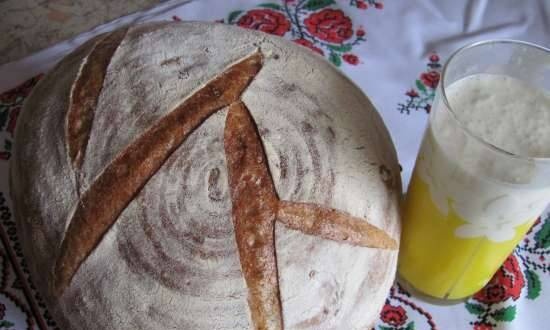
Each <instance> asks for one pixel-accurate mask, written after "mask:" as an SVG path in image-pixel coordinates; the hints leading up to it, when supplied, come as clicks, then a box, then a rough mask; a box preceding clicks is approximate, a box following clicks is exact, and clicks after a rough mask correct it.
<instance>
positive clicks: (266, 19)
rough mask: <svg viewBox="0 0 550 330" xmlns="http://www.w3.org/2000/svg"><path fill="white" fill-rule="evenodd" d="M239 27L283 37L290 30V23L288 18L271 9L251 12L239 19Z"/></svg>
mask: <svg viewBox="0 0 550 330" xmlns="http://www.w3.org/2000/svg"><path fill="white" fill-rule="evenodd" d="M237 25H238V26H241V27H244V28H248V29H253V30H259V31H263V32H266V33H270V34H274V35H278V36H283V35H285V33H287V32H288V31H289V30H290V22H289V20H288V19H287V18H286V16H285V15H284V14H282V13H280V12H278V11H275V10H271V9H253V10H250V11H248V12H246V14H245V15H243V16H241V18H239V20H238V21H237Z"/></svg>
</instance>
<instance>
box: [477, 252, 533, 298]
mask: <svg viewBox="0 0 550 330" xmlns="http://www.w3.org/2000/svg"><path fill="white" fill-rule="evenodd" d="M524 286H525V279H524V277H523V273H522V272H521V270H520V268H519V264H518V261H517V259H516V257H515V256H514V255H513V254H512V255H510V256H509V257H508V259H506V261H505V262H504V264H503V265H502V267H501V268H500V269H499V270H498V271H497V272H496V274H495V275H494V276H493V278H492V279H491V281H490V282H489V283H488V284H487V285H486V286H485V288H483V289H482V290H481V291H479V292H478V293H476V294H475V295H474V299H476V300H478V301H480V302H483V303H486V304H493V303H497V302H501V301H505V300H507V299H509V298H512V299H513V300H517V299H518V298H519V296H520V294H521V289H522V288H523V287H524Z"/></svg>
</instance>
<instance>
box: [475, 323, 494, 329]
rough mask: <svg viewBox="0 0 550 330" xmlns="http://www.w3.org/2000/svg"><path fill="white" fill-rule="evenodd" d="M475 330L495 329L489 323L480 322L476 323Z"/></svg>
mask: <svg viewBox="0 0 550 330" xmlns="http://www.w3.org/2000/svg"><path fill="white" fill-rule="evenodd" d="M474 330H493V327H492V326H490V325H488V324H484V323H479V324H474Z"/></svg>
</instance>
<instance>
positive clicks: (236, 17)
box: [0, 0, 550, 330]
mask: <svg viewBox="0 0 550 330" xmlns="http://www.w3.org/2000/svg"><path fill="white" fill-rule="evenodd" d="M329 11H332V12H330V14H331V15H332V16H331V17H332V19H333V25H331V26H334V27H336V28H345V29H351V30H352V32H353V34H351V33H348V34H346V35H345V37H341V36H339V35H338V34H337V33H330V31H328V32H329V33H325V34H316V35H315V34H311V33H309V32H308V31H310V30H313V28H314V27H312V26H311V24H313V23H312V22H313V21H315V20H308V21H306V19H307V18H308V17H311V16H313V15H316V16H317V18H322V16H323V15H325V14H327V13H329ZM244 16H248V19H242V18H243V17H244ZM158 20H201V21H218V22H223V23H226V24H235V25H241V26H243V27H246V28H256V29H260V30H263V31H264V32H268V33H272V34H277V35H280V36H282V37H284V38H288V39H291V40H299V41H298V42H299V43H301V44H303V45H305V46H306V47H310V48H313V50H314V51H317V52H320V53H322V54H323V55H324V56H325V57H326V58H327V59H328V60H329V61H331V62H332V63H334V64H335V65H336V66H338V67H339V68H340V69H341V70H342V71H343V72H344V73H345V74H346V75H348V76H349V77H350V78H351V79H352V80H353V81H355V82H356V83H357V85H358V86H359V87H360V88H361V89H362V90H363V91H365V93H366V94H367V95H368V96H369V97H370V99H371V100H372V102H373V104H374V105H375V107H376V108H377V109H378V111H379V112H380V113H381V115H382V117H383V118H384V121H385V123H386V125H387V126H388V128H389V130H390V133H391V134H392V138H393V140H394V143H395V145H396V148H397V151H398V155H399V160H400V163H401V165H402V167H403V173H402V175H403V181H404V182H405V184H406V183H407V182H408V180H409V178H410V175H411V171H412V168H413V165H414V160H415V156H416V153H417V151H418V147H419V144H420V140H421V137H422V133H423V131H424V127H425V125H426V121H427V117H428V113H429V111H430V108H431V103H432V100H433V97H434V93H435V87H436V85H437V83H438V81H439V76H440V72H441V67H442V63H443V62H444V61H445V60H446V59H447V58H448V57H449V55H450V53H451V52H452V51H453V50H455V49H457V48H459V47H460V46H463V45H465V44H468V43H471V42H474V41H478V40H486V39H493V38H507V39H520V40H525V41H530V42H534V43H537V44H540V45H543V46H546V47H549V46H550V2H549V1H545V0H538V1H537V0H528V1H523V2H521V3H520V2H518V1H516V0H498V1H497V0H494V1H488V0H487V1H484V0H480V1H473V0H472V1H464V2H460V1H435V0H432V1H429V0H414V1H413V0H410V1H396V0H388V1H385V2H380V1H375V0H286V1H284V0H283V1H277V0H265V1H253V0H240V1H215V0H196V1H193V2H190V3H185V4H182V5H180V6H178V7H175V8H172V7H171V8H168V9H167V10H160V11H159V10H154V9H153V10H150V11H147V12H142V13H138V14H134V15H132V16H130V17H125V18H121V19H118V20H117V21H116V22H113V23H109V24H106V25H102V26H99V27H96V28H94V29H92V30H90V31H89V32H86V33H83V34H81V35H79V36H77V37H75V38H73V39H71V40H68V41H65V42H63V43H61V44H58V45H55V46H53V47H50V48H48V49H46V50H43V51H40V52H38V53H35V54H33V55H31V56H29V57H27V58H24V59H22V60H19V61H16V62H11V63H8V64H5V65H2V66H0V93H2V94H1V95H0V238H1V239H2V243H3V244H1V245H0V329H56V326H55V320H52V319H51V318H50V316H49V314H48V312H47V310H46V309H45V307H44V305H43V303H42V302H41V300H40V297H39V295H38V294H37V292H36V291H35V290H34V288H33V286H32V284H31V283H30V279H29V278H28V273H27V271H26V267H25V261H24V260H23V258H22V255H21V247H20V244H21V243H20V241H19V238H18V236H17V232H16V229H15V225H14V222H13V221H14V219H13V217H12V214H11V211H10V210H11V201H10V200H9V190H8V184H7V183H8V174H7V169H8V164H9V162H8V160H9V158H10V152H11V149H12V148H13V145H12V141H13V131H14V128H15V125H16V120H17V115H18V113H19V111H20V109H21V105H22V102H23V100H24V99H25V97H26V96H27V95H28V93H29V92H30V90H31V89H32V87H33V86H34V84H35V83H36V82H37V81H38V80H39V79H40V77H41V74H43V73H45V72H47V70H48V69H49V68H51V67H52V66H53V65H54V64H55V63H56V62H57V61H58V60H59V59H60V58H62V57H63V56H64V55H66V54H67V53H68V52H70V51H71V50H72V49H74V48H75V47H77V46H78V45H80V44H81V43H82V42H84V41H85V40H87V39H88V38H90V37H92V36H94V35H96V34H99V33H102V32H105V31H109V30H111V29H113V28H115V27H117V26H120V25H122V24H126V23H129V22H135V21H137V22H140V21H158ZM317 21H318V20H317ZM288 27H290V28H288ZM549 257H550V216H549V215H543V216H542V217H541V218H540V219H539V220H538V221H537V223H536V224H535V226H534V227H533V228H532V230H531V231H530V233H529V234H528V235H527V237H526V238H525V239H524V240H523V241H522V242H521V243H520V245H519V247H518V248H517V249H516V250H515V251H514V253H513V254H512V255H511V256H510V257H509V258H508V259H507V260H506V262H505V263H504V265H503V266H502V268H501V269H500V270H499V271H498V272H497V273H496V275H495V277H494V278H493V280H492V281H491V282H490V283H489V284H488V285H487V286H486V288H484V289H483V290H482V291H480V293H478V294H476V295H475V296H474V297H472V298H470V299H468V300H467V301H465V302H463V303H460V304H456V305H453V306H437V305H433V304H430V303H427V302H423V301H421V300H418V299H416V298H415V297H414V296H412V295H411V294H410V293H408V292H407V291H406V290H404V289H403V288H401V287H400V286H399V285H397V284H395V285H394V286H393V288H392V289H391V291H390V293H389V295H388V298H387V301H386V305H385V306H384V308H383V310H382V312H381V313H380V319H379V321H378V323H377V324H376V325H375V329H376V330H390V329H394V330H395V329H403V330H405V329H406V330H413V329H422V330H423V329H432V330H433V329H443V330H447V329H451V330H453V329H461V330H462V329H474V330H488V329H521V330H523V329H548V328H549V327H550V326H548V324H549V323H550V314H549V313H548V307H547V306H550V294H548V293H547V292H550V276H549V275H550V263H549V262H548V260H547V258H549ZM495 292H499V294H494V293H495Z"/></svg>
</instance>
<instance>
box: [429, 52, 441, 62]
mask: <svg viewBox="0 0 550 330" xmlns="http://www.w3.org/2000/svg"><path fill="white" fill-rule="evenodd" d="M430 62H434V63H435V62H439V56H438V55H437V54H435V53H433V54H432V55H430Z"/></svg>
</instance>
